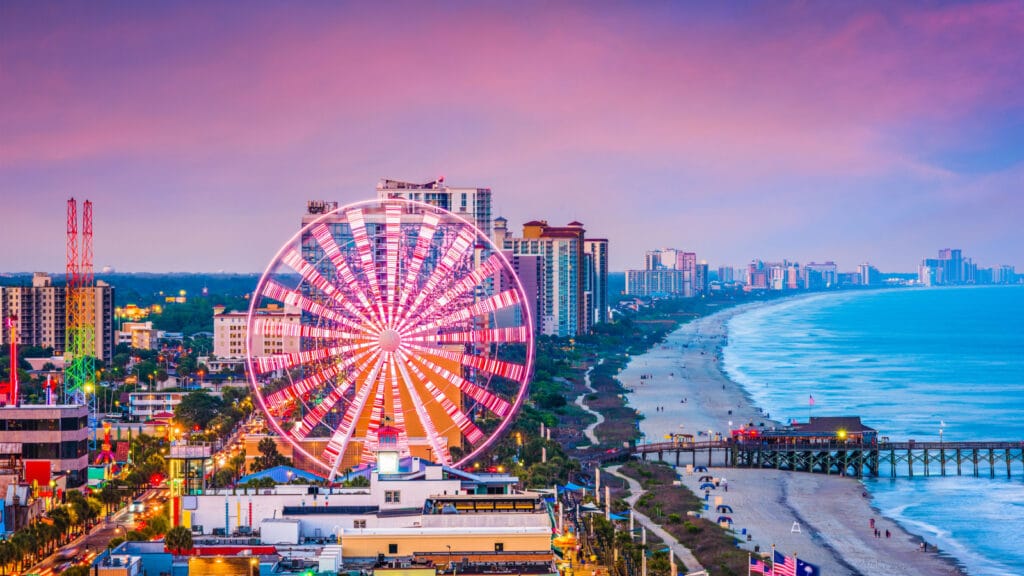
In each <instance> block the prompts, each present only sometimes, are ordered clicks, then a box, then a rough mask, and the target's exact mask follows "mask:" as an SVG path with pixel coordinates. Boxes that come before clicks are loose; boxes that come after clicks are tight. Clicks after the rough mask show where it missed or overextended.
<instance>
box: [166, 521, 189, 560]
mask: <svg viewBox="0 0 1024 576" xmlns="http://www.w3.org/2000/svg"><path fill="white" fill-rule="evenodd" d="M164 546H166V547H167V549H168V550H170V551H171V553H172V554H177V555H179V556H180V555H181V554H183V553H185V552H188V551H190V550H192V531H191V530H189V529H188V528H186V527H184V526H175V527H174V528H171V529H170V530H168V531H167V534H166V535H165V536H164Z"/></svg>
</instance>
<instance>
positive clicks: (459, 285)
mask: <svg viewBox="0 0 1024 576" xmlns="http://www.w3.org/2000/svg"><path fill="white" fill-rule="evenodd" d="M499 270H501V258H500V257H499V256H498V255H497V254H491V256H490V257H489V258H488V259H487V260H484V262H483V263H482V264H481V265H480V266H477V267H476V268H475V269H473V271H472V272H470V273H469V274H468V275H466V276H465V277H463V278H462V279H461V280H459V281H458V282H456V283H454V284H452V286H451V287H450V288H448V290H447V291H446V292H445V293H444V294H442V295H441V296H439V297H438V298H437V299H434V300H430V301H428V304H427V307H426V308H424V309H423V311H422V312H420V313H419V315H420V316H429V315H430V314H432V313H433V312H435V311H437V310H442V309H444V307H445V306H447V305H448V304H449V303H451V302H452V300H454V299H455V298H457V297H459V296H461V295H463V294H465V293H466V292H469V291H470V290H473V289H474V288H476V287H477V286H479V285H480V284H481V283H483V281H484V280H486V279H487V278H489V277H491V276H493V275H494V274H495V273H497V272H498V271H499ZM404 327H405V326H401V328H404Z"/></svg>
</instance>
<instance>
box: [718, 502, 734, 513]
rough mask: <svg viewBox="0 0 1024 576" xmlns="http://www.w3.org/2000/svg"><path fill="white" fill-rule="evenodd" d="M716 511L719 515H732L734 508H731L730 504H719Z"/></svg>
mask: <svg viewBox="0 0 1024 576" xmlns="http://www.w3.org/2000/svg"><path fill="white" fill-rule="evenodd" d="M715 511H716V512H718V513H722V512H728V513H729V514H732V506H729V505H728V504H719V505H718V508H716V509H715Z"/></svg>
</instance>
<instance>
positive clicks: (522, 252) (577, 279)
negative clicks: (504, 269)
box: [494, 217, 608, 337]
mask: <svg viewBox="0 0 1024 576" xmlns="http://www.w3.org/2000/svg"><path fill="white" fill-rule="evenodd" d="M494 240H495V244H497V245H499V246H502V248H503V249H504V251H505V254H506V256H508V257H509V258H510V260H511V262H512V265H513V267H514V268H516V271H517V273H518V274H519V276H520V280H521V281H522V282H523V287H524V289H525V290H526V291H527V292H528V293H531V292H532V293H533V294H536V307H535V308H534V311H535V317H534V325H535V326H534V328H535V329H536V330H537V332H538V333H539V334H544V335H549V336H563V337H565V336H576V335H579V334H586V333H587V332H589V331H590V329H591V328H592V327H593V325H594V324H596V323H600V322H605V321H606V320H607V318H608V240H606V239H603V238H593V239H588V238H586V231H585V230H584V229H583V224H582V223H580V222H570V223H569V224H568V225H566V226H550V225H548V223H547V221H546V220H532V221H530V222H527V223H526V224H524V225H523V235H522V237H521V238H517V237H514V236H512V235H511V234H510V233H509V232H508V221H507V220H506V219H504V218H500V217H499V218H497V219H495V222H494ZM534 278H536V286H532V285H531V284H533V279H534ZM530 297H531V298H532V294H531V295H530Z"/></svg>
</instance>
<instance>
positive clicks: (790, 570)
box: [772, 550, 796, 576]
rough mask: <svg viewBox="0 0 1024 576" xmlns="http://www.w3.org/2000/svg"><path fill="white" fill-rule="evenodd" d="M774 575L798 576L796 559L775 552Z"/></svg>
mask: <svg viewBox="0 0 1024 576" xmlns="http://www.w3.org/2000/svg"><path fill="white" fill-rule="evenodd" d="M774 553H775V554H774V556H773V560H774V562H775V565H774V566H772V574H774V575H775V576H796V559H795V558H790V557H789V556H786V555H785V554H783V553H782V552H779V551H778V550H775V551H774Z"/></svg>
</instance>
